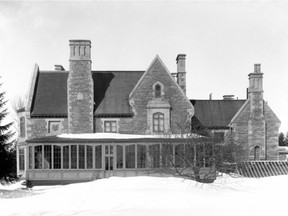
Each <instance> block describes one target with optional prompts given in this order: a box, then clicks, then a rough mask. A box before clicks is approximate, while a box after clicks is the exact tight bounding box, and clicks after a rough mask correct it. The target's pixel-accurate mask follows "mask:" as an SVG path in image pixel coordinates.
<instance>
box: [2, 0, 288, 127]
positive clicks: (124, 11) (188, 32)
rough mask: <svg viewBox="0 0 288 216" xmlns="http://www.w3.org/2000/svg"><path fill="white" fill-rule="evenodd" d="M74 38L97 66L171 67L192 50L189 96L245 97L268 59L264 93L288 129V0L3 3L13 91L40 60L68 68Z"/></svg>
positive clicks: (6, 69)
mask: <svg viewBox="0 0 288 216" xmlns="http://www.w3.org/2000/svg"><path fill="white" fill-rule="evenodd" d="M69 39H89V40H91V42H92V69H93V70H146V69H147V68H148V66H149V65H150V63H151V62H152V60H153V59H154V57H155V56H156V55H157V54H158V55H159V56H160V58H161V59H162V61H163V62H164V64H165V65H166V66H167V68H168V69H169V70H170V72H175V71H176V61H175V59H176V56H177V54H179V53H185V54H187V59H186V70H187V96H188V97H189V98H190V99H194V98H195V99H208V98H209V94H210V93H212V95H213V99H222V96H223V95H225V94H233V95H235V97H236V98H237V97H238V98H239V99H244V98H246V88H247V87H248V74H249V73H250V72H253V65H254V64H255V63H261V65H262V72H263V73H264V98H265V100H266V101H268V104H269V105H270V107H271V108H272V109H273V111H274V112H275V113H276V114H277V116H278V117H279V118H280V120H281V121H282V127H281V131H283V132H286V131H288V84H287V82H288V79H287V78H288V2H281V1H280V2H272V1H271V2H270V1H266V2H261V1H238V2H236V1H233V2H225V1H215V2H214V1H213V2H200V1H199V2H197V1H185V2H179V1H169V2H167V1H162V2H159V1H158V2H156V3H155V2H154V1H153V2H149V1H148V2H147V1H137V2H129V1H128V2H118V1H117V2H96V1H94V2H91V1H90V2H83V1H81V2H75V1H73V2H71V1H65V2H63V1H62V2H0V75H1V76H2V80H1V82H3V83H4V84H3V85H4V86H3V87H4V89H5V90H6V92H7V97H8V98H10V99H11V100H13V98H15V97H17V96H24V95H25V94H27V92H28V87H29V84H30V80H31V76H32V72H33V67H34V64H35V63H37V64H38V65H39V67H40V70H53V69H54V65H55V64H61V65H63V66H64V68H65V69H67V70H68V69H69V61H68V59H69V42H68V41H69Z"/></svg>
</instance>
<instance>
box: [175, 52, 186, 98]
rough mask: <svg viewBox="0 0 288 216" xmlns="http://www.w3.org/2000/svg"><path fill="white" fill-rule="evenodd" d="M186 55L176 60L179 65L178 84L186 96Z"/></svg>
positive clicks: (181, 55) (179, 56) (180, 55)
mask: <svg viewBox="0 0 288 216" xmlns="http://www.w3.org/2000/svg"><path fill="white" fill-rule="evenodd" d="M185 60H186V54H179V55H178V56H177V58H176V64H177V83H178V85H179V86H180V87H181V89H182V90H183V92H184V94H186V69H185Z"/></svg>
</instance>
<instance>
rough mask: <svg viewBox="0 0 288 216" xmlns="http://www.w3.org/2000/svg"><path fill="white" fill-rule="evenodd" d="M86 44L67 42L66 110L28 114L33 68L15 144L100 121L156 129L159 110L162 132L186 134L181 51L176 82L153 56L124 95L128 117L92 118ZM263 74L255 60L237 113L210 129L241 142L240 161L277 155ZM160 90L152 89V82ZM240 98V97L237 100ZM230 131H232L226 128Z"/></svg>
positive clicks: (93, 128)
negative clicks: (222, 126)
mask: <svg viewBox="0 0 288 216" xmlns="http://www.w3.org/2000/svg"><path fill="white" fill-rule="evenodd" d="M90 49H91V43H90V41H88V40H71V41H70V60H69V61H70V69H69V75H68V80H67V102H68V103H67V111H68V112H67V113H68V116H67V117H65V116H62V117H61V118H60V117H55V116H54V117H53V116H50V117H47V116H46V117H31V112H32V111H31V107H32V100H33V94H34V92H35V89H34V88H35V85H36V84H37V82H36V80H37V73H39V67H38V66H37V65H36V66H35V71H34V77H33V80H32V84H31V90H30V95H29V100H28V105H27V106H26V108H25V110H24V111H22V112H19V118H20V117H21V116H24V117H25V119H26V121H25V125H26V126H25V128H26V136H25V137H19V140H18V141H19V142H18V143H19V145H20V146H24V145H25V141H26V140H27V139H34V138H41V137H45V136H51V135H56V134H58V133H102V132H104V121H106V120H113V121H116V122H117V133H120V134H157V133H158V132H155V131H154V130H153V115H154V114H155V113H162V114H163V115H164V117H163V121H164V131H163V132H164V133H172V134H178V133H188V132H190V131H191V130H190V125H191V123H190V121H191V118H192V116H193V115H194V107H193V105H192V103H191V102H190V101H189V99H188V98H187V96H186V94H185V93H186V69H185V58H186V55H185V54H180V55H178V56H177V59H176V61H177V81H175V79H174V78H173V77H172V75H171V74H170V72H169V71H168V69H167V68H166V67H165V65H164V64H163V62H162V61H161V59H160V58H159V57H158V56H156V57H155V59H154V60H153V61H152V63H151V65H150V67H149V68H148V69H147V70H146V72H145V73H144V74H143V76H142V77H141V78H140V80H139V81H138V83H137V84H136V86H135V88H134V89H133V91H132V92H131V93H130V95H127V97H128V102H129V105H130V107H131V110H132V112H133V114H132V115H131V116H129V117H127V116H125V117H122V116H121V115H119V116H117V117H111V118H108V117H105V118H104V117H103V118H100V117H94V113H93V111H94V110H93V108H94V101H93V100H94V94H97V92H93V89H94V88H93V85H94V83H93V79H92V76H91V51H90ZM262 80H263V74H262V73H261V68H260V65H255V70H254V72H253V73H250V74H249V97H248V99H247V101H246V102H245V104H244V105H243V106H242V107H241V109H240V110H239V111H238V112H237V114H236V115H235V116H234V117H233V119H231V122H230V124H229V125H226V126H227V127H230V129H229V130H227V129H218V130H217V129H214V131H212V132H224V133H225V136H226V137H229V139H231V137H232V138H233V139H234V141H235V142H236V143H237V144H238V145H240V146H241V153H240V157H241V159H242V160H255V159H257V160H258V159H259V160H276V159H278V130H279V127H280V121H279V119H278V118H277V116H276V115H275V114H274V113H273V111H272V110H271V108H270V107H269V106H268V104H266V103H265V102H264V100H263V83H262ZM157 85H158V88H159V89H160V93H159V94H157V93H156V91H157V90H156V86H157ZM243 103H244V102H243ZM51 121H54V123H55V122H56V123H57V122H59V126H60V129H59V130H58V131H56V132H51V131H50V132H49V127H50V126H49V125H50V123H51ZM231 131H232V132H233V133H231Z"/></svg>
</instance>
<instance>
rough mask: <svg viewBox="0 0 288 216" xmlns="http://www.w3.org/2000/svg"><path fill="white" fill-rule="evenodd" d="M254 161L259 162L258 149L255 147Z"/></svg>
mask: <svg viewBox="0 0 288 216" xmlns="http://www.w3.org/2000/svg"><path fill="white" fill-rule="evenodd" d="M254 160H260V147H259V146H255V148H254Z"/></svg>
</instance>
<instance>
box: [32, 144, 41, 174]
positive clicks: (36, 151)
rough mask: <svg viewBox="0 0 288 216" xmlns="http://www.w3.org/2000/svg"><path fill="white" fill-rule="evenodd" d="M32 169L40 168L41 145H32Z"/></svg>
mask: <svg viewBox="0 0 288 216" xmlns="http://www.w3.org/2000/svg"><path fill="white" fill-rule="evenodd" d="M34 169H42V146H35V147H34Z"/></svg>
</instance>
